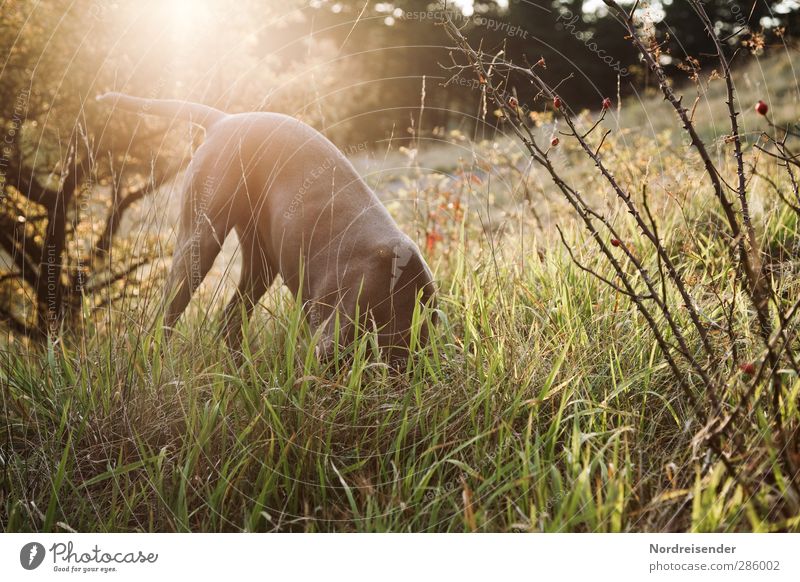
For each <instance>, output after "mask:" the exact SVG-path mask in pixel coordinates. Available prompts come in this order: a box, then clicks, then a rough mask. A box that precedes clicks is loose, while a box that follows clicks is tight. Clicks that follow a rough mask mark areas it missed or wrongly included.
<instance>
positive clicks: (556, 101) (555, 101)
mask: <svg viewBox="0 0 800 582" xmlns="http://www.w3.org/2000/svg"><path fill="white" fill-rule="evenodd" d="M553 107H555V108H556V109H561V97H559V96H558V95H556V96H555V97H553Z"/></svg>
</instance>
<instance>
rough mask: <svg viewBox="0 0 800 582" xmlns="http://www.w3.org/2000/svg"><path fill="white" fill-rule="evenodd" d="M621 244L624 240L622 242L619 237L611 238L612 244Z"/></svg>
mask: <svg viewBox="0 0 800 582" xmlns="http://www.w3.org/2000/svg"><path fill="white" fill-rule="evenodd" d="M621 244H622V242H620V240H619V239H618V238H612V239H611V246H612V247H618V246H619V245H621Z"/></svg>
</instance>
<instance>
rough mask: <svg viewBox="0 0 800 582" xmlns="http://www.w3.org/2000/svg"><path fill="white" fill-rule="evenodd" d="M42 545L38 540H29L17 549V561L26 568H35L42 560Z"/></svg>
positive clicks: (43, 552)
mask: <svg viewBox="0 0 800 582" xmlns="http://www.w3.org/2000/svg"><path fill="white" fill-rule="evenodd" d="M44 554H45V551H44V546H43V545H42V544H40V543H39V542H30V543H27V544H25V545H24V546H22V549H21V550H20V551H19V563H20V564H22V567H23V568H25V569H26V570H35V569H36V568H38V567H39V566H41V565H42V562H43V561H44Z"/></svg>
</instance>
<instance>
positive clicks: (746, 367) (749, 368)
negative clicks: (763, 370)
mask: <svg viewBox="0 0 800 582" xmlns="http://www.w3.org/2000/svg"><path fill="white" fill-rule="evenodd" d="M739 369H740V370H741V371H742V373H743V374H747V375H748V376H752V375H754V374H755V373H756V365H755V364H754V363H752V362H747V363H746V364H739Z"/></svg>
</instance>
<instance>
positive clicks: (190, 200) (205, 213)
mask: <svg viewBox="0 0 800 582" xmlns="http://www.w3.org/2000/svg"><path fill="white" fill-rule="evenodd" d="M187 188H188V189H187V190H186V192H185V196H184V204H183V208H182V213H181V223H180V227H179V229H178V241H177V243H176V246H175V253H174V254H173V257H172V268H171V269H170V272H169V275H168V276H167V285H166V287H165V289H164V301H163V313H164V327H165V329H164V337H165V339H168V338H169V336H170V334H171V332H172V328H173V327H174V325H175V323H176V322H177V321H178V318H180V316H181V314H182V313H183V312H184V310H185V309H186V306H187V305H188V304H189V300H190V299H191V298H192V295H193V294H194V292H195V291H196V290H197V288H198V287H199V286H200V283H202V282H203V279H204V278H205V276H206V275H207V274H208V271H209V270H210V269H211V267H212V265H213V264H214V259H216V258H217V255H218V254H219V252H220V250H221V249H222V243H223V242H224V241H225V237H226V236H227V234H228V232H230V230H231V227H232V224H231V220H229V217H228V216H227V213H226V212H225V211H224V209H220V208H219V207H218V206H216V205H215V204H214V198H215V197H214V192H212V191H211V189H210V187H209V186H208V181H206V182H205V183H201V181H200V175H199V174H195V175H194V176H190V177H189V178H188V179H187Z"/></svg>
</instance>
